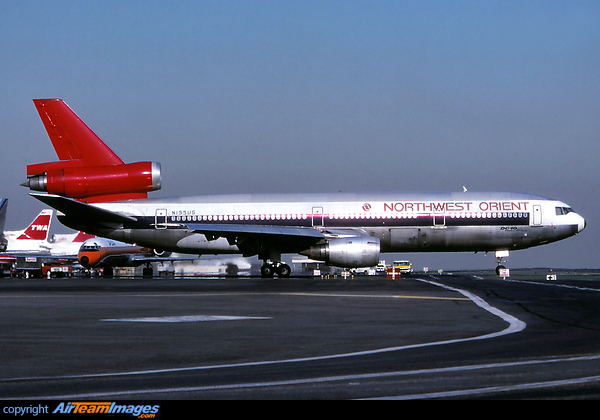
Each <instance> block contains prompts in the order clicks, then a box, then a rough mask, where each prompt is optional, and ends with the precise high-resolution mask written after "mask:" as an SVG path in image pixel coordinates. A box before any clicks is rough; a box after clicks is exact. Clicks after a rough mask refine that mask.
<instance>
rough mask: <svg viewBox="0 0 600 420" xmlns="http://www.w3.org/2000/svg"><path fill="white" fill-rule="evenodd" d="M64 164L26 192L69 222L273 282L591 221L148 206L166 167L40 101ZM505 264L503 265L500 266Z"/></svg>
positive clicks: (496, 206)
mask: <svg viewBox="0 0 600 420" xmlns="http://www.w3.org/2000/svg"><path fill="white" fill-rule="evenodd" d="M34 103H35V106H36V108H37V110H38V112H39V114H40V116H41V118H42V121H43V123H44V126H45V128H46V130H47V132H48V135H49V136H50V139H51V141H52V143H53V146H54V149H55V150H56V153H57V155H58V158H59V161H58V162H49V163H41V164H36V165H28V166H27V177H28V180H27V182H26V183H24V184H23V185H24V186H27V187H29V188H30V189H32V190H34V191H43V192H45V193H44V194H42V193H36V192H34V193H31V195H33V196H34V197H36V198H37V199H39V200H40V201H42V202H44V203H46V204H48V205H50V206H51V207H54V208H55V209H57V210H59V211H60V212H61V213H62V215H60V216H59V220H60V221H61V222H62V223H63V224H65V225H66V226H68V227H71V228H73V229H76V230H83V231H85V232H88V233H92V234H95V235H98V236H102V237H107V238H111V239H115V240H119V241H123V242H127V243H132V244H137V245H139V246H143V247H149V248H153V249H156V250H157V251H159V252H162V251H169V252H180V253H189V254H242V255H244V256H253V255H258V257H259V258H260V259H261V260H263V261H264V265H263V266H262V269H261V272H262V275H263V276H265V277H271V276H273V275H274V274H275V273H277V274H278V275H279V276H280V277H287V276H289V275H290V266H289V265H288V264H285V263H283V262H282V260H281V254H283V253H298V254H302V255H306V256H308V257H310V258H312V259H315V260H319V261H323V262H325V263H327V264H330V265H333V266H338V267H345V268H355V267H369V266H374V265H377V263H378V261H379V257H380V254H381V253H385V252H442V251H443V252H454V251H457V252H458V251H469V252H492V251H494V252H496V257H497V258H498V263H499V264H500V263H501V261H502V258H503V257H505V256H507V255H508V252H509V251H512V250H518V249H525V248H529V247H533V246H537V245H543V244H547V243H550V242H555V241H558V240H561V239H565V238H568V237H570V236H573V235H575V234H577V233H579V232H581V231H582V230H583V229H584V228H585V220H584V219H583V217H581V216H580V215H579V214H577V213H575V212H574V211H573V210H572V209H571V207H570V206H569V205H567V204H565V203H563V202H561V201H557V200H551V199H546V198H543V197H538V196H533V195H528V194H519V193H500V192H489V193H484V192H456V193H386V194H375V193H365V194H348V193H334V194H271V195H267V194H240V195H216V196H201V197H178V198H174V199H148V198H147V192H149V191H154V190H157V189H159V188H160V164H158V163H156V162H137V163H131V164H125V163H124V162H123V161H122V160H121V159H120V158H119V157H118V156H117V155H116V154H115V153H114V152H113V151H112V150H111V149H110V148H109V147H108V146H106V144H104V142H102V140H101V139H100V138H99V137H98V136H96V134H95V133H94V132H93V131H92V130H91V129H90V128H89V127H88V126H87V125H86V124H85V123H84V122H83V121H81V120H80V119H79V117H78V116H77V115H76V114H75V113H74V112H73V111H72V110H71V109H70V108H69V107H68V106H67V105H66V104H65V103H64V102H63V101H62V100H60V99H36V100H34ZM498 268H501V266H500V265H499V267H498Z"/></svg>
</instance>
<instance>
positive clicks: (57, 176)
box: [21, 162, 161, 202]
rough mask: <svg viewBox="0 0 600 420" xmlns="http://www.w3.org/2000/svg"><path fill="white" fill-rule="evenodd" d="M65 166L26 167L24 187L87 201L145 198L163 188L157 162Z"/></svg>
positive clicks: (43, 165) (60, 164)
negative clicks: (151, 192)
mask: <svg viewBox="0 0 600 420" xmlns="http://www.w3.org/2000/svg"><path fill="white" fill-rule="evenodd" d="M65 163H67V162H55V163H47V164H39V165H29V166H27V182H25V183H23V184H21V185H23V186H24V187H28V188H30V189H31V190H33V191H43V192H48V193H51V194H57V195H62V196H64V197H70V198H74V199H77V200H82V199H83V200H85V201H88V202H98V201H113V200H119V199H131V198H145V197H147V194H146V193H147V192H149V191H156V190H159V189H160V182H161V181H160V180H161V178H160V163H158V162H136V163H129V164H125V163H124V164H121V165H110V166H82V167H69V165H64V164H65ZM63 165H64V166H66V167H64V166H63ZM57 166H59V168H56V167H57ZM60 166H63V167H62V168H61V167H60Z"/></svg>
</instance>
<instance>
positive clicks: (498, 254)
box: [495, 251, 510, 276]
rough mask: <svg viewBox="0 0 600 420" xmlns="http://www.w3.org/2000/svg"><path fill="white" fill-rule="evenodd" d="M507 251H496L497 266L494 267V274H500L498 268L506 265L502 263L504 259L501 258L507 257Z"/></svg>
mask: <svg viewBox="0 0 600 420" xmlns="http://www.w3.org/2000/svg"><path fill="white" fill-rule="evenodd" d="M509 254H510V253H509V251H496V254H495V255H496V259H497V260H498V267H496V275H498V276H499V275H500V270H504V269H505V268H506V267H505V266H504V265H502V263H503V262H505V260H503V258H505V257H506V258H507V257H508V256H509Z"/></svg>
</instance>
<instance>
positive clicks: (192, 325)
mask: <svg viewBox="0 0 600 420" xmlns="http://www.w3.org/2000/svg"><path fill="white" fill-rule="evenodd" d="M0 302H1V306H0V307H1V309H0V336H1V340H2V343H3V345H2V346H1V347H0V372H1V374H0V375H1V377H0V398H3V399H96V400H98V399H106V398H112V399H136V400H138V399H162V400H164V399H278V398H285V399H367V398H377V399H381V398H391V399H425V398H470V399H473V398H598V397H599V396H600V351H598V349H600V327H598V325H600V311H599V310H598V308H600V276H595V275H589V274H587V273H586V274H578V273H568V274H565V275H559V276H558V279H557V280H556V281H547V280H545V277H544V276H543V275H539V276H536V275H534V274H528V275H525V276H513V277H511V278H509V279H506V280H503V279H501V278H498V277H496V276H492V275H489V276H488V275H480V274H477V273H470V274H466V273H463V274H454V275H443V276H438V275H435V276H433V275H414V276H410V277H404V278H402V279H400V280H396V281H392V280H387V279H385V278H384V277H357V278H354V279H341V278H338V279H321V278H291V279H287V280H278V279H272V280H263V279H258V278H220V279H101V278H98V279H85V278H72V279H53V280H16V279H3V280H2V281H0Z"/></svg>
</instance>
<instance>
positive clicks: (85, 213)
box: [29, 193, 137, 229]
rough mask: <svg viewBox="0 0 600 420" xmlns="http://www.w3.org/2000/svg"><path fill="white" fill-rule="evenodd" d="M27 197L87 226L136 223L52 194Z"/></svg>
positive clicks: (130, 219) (122, 216) (121, 216)
mask: <svg viewBox="0 0 600 420" xmlns="http://www.w3.org/2000/svg"><path fill="white" fill-rule="evenodd" d="M29 195H31V196H33V197H35V198H37V199H38V200H40V201H41V202H42V203H45V204H47V205H49V206H50V207H52V208H55V209H56V210H58V211H60V212H61V213H63V214H64V216H66V217H67V218H68V219H70V220H81V221H85V222H86V223H87V224H88V225H98V226H105V227H107V228H111V229H114V228H116V227H119V226H122V225H123V224H125V223H127V222H137V219H136V218H135V217H130V216H124V215H122V214H119V213H114V212H111V211H108V210H104V209H101V208H99V207H95V206H92V205H89V204H86V203H82V202H80V201H76V200H73V199H71V198H66V197H61V196H59V195H53V194H39V193H30V194H29Z"/></svg>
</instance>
